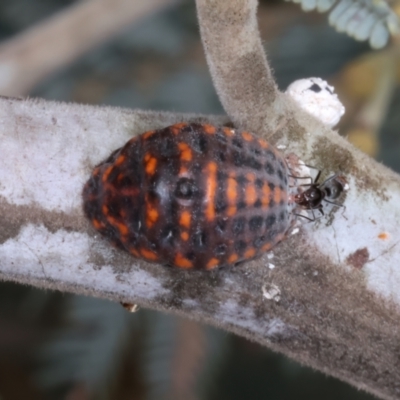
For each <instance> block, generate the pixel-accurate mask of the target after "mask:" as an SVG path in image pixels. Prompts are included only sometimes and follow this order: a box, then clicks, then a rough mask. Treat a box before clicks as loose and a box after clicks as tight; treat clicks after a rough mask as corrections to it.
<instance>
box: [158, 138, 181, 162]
mask: <svg viewBox="0 0 400 400" xmlns="http://www.w3.org/2000/svg"><path fill="white" fill-rule="evenodd" d="M178 154H179V149H178V146H176V144H175V141H174V140H173V139H172V138H170V137H166V138H164V139H163V140H160V141H159V146H158V155H159V157H165V158H170V157H173V156H176V155H178Z"/></svg>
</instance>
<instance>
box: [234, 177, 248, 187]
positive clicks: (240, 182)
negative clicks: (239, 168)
mask: <svg viewBox="0 0 400 400" xmlns="http://www.w3.org/2000/svg"><path fill="white" fill-rule="evenodd" d="M236 182H237V184H238V185H239V186H240V187H242V186H244V185H246V184H247V179H246V177H244V176H243V175H239V176H238V177H237V178H236Z"/></svg>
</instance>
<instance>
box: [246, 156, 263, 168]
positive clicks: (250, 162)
mask: <svg viewBox="0 0 400 400" xmlns="http://www.w3.org/2000/svg"><path fill="white" fill-rule="evenodd" d="M243 165H244V166H245V167H249V168H251V169H255V170H256V171H258V170H260V169H261V167H262V165H261V163H259V162H258V161H257V160H256V159H255V158H254V157H247V158H246V159H245V161H244V163H243Z"/></svg>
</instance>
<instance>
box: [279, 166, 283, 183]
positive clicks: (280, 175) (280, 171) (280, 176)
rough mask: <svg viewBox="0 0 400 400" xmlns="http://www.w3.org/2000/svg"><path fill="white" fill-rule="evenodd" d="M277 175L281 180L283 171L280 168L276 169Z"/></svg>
mask: <svg viewBox="0 0 400 400" xmlns="http://www.w3.org/2000/svg"><path fill="white" fill-rule="evenodd" d="M278 177H279V179H280V180H281V181H283V172H282V170H281V169H278Z"/></svg>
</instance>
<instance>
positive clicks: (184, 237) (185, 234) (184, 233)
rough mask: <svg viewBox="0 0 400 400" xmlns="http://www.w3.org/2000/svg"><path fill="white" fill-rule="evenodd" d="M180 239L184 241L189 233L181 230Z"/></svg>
mask: <svg viewBox="0 0 400 400" xmlns="http://www.w3.org/2000/svg"><path fill="white" fill-rule="evenodd" d="M181 239H182V240H183V241H185V242H186V241H187V240H188V239H189V234H188V233H187V232H186V231H185V232H182V233H181Z"/></svg>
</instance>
